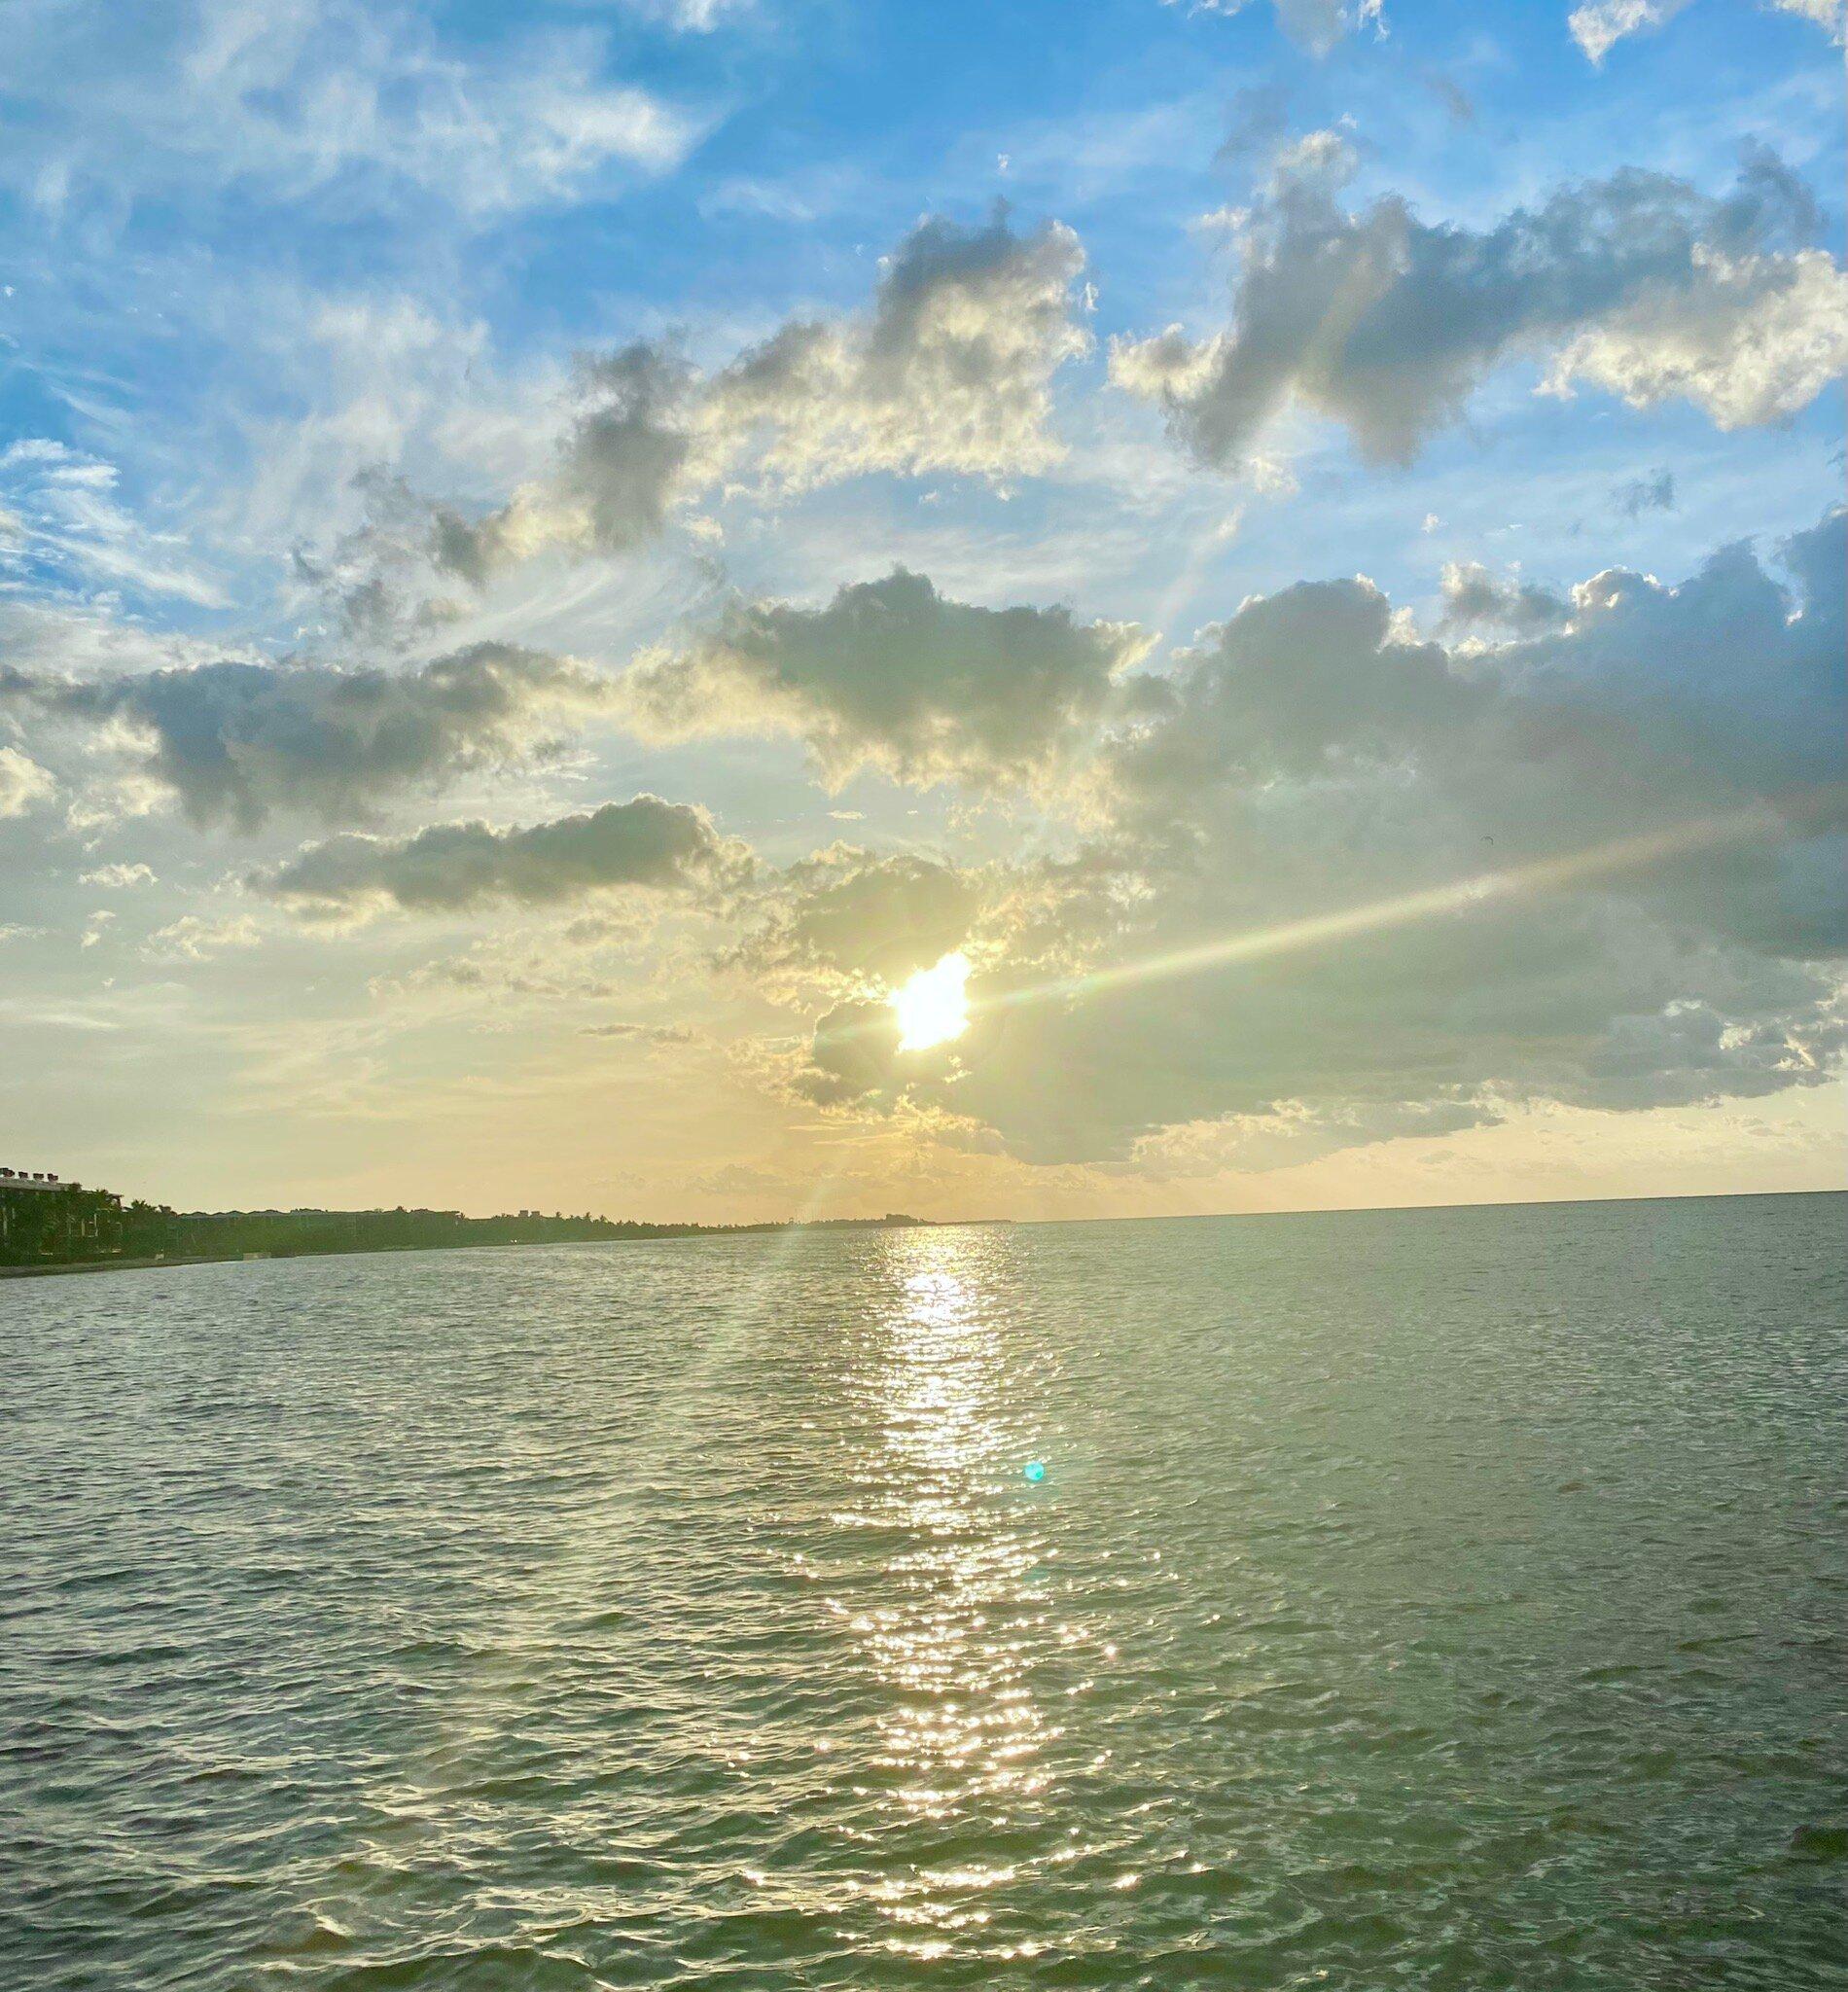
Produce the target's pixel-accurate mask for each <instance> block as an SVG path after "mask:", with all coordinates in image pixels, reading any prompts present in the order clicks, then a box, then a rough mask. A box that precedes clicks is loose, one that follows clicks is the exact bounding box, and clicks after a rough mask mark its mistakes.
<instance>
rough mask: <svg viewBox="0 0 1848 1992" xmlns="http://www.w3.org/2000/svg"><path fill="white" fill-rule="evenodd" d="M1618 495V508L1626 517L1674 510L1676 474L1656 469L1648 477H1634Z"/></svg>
mask: <svg viewBox="0 0 1848 1992" xmlns="http://www.w3.org/2000/svg"><path fill="white" fill-rule="evenodd" d="M1616 496H1617V510H1618V511H1619V512H1620V513H1622V515H1623V516H1624V517H1625V518H1641V517H1642V516H1643V515H1644V513H1646V512H1673V511H1674V509H1675V474H1674V472H1673V471H1655V472H1653V473H1652V474H1651V475H1650V476H1649V477H1646V478H1632V479H1631V480H1629V482H1627V483H1625V484H1623V485H1621V486H1620V487H1619V488H1618V490H1617V494H1616Z"/></svg>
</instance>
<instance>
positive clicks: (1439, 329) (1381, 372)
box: [1111, 133, 1848, 469]
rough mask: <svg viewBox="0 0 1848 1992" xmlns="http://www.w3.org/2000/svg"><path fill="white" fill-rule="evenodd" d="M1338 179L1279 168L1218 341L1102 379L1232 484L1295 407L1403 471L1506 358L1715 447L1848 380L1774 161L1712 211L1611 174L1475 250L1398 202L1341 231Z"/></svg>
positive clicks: (1175, 336) (1343, 213) (1181, 343)
mask: <svg viewBox="0 0 1848 1992" xmlns="http://www.w3.org/2000/svg"><path fill="white" fill-rule="evenodd" d="M1353 164H1354V161H1353V157H1352V154H1351V152H1350V150H1349V149H1348V148H1347V146H1346V143H1345V141H1343V140H1341V139H1340V138H1338V136H1336V135H1335V134H1333V133H1317V134H1312V136H1311V138H1309V139H1305V140H1302V141H1299V142H1298V144H1297V146H1296V147H1294V148H1293V149H1291V151H1290V152H1289V153H1288V154H1286V156H1285V157H1284V159H1283V160H1282V161H1281V162H1280V165H1279V167H1278V170H1277V173H1276V175H1275V178H1274V179H1273V181H1272V183H1271V185H1270V187H1269V189H1268V191H1267V192H1266V193H1265V194H1264V195H1263V196H1262V198H1261V199H1260V200H1259V202H1258V203H1257V205H1256V206H1255V208H1253V209H1252V210H1251V212H1250V214H1249V216H1248V218H1247V220H1246V222H1245V226H1244V231H1243V233H1242V236H1241V240H1240V248H1241V261H1240V265H1239V271H1238V277H1237V281H1236V283H1235V285H1234V290H1233V314H1232V322H1231V324H1230V326H1229V327H1228V328H1227V329H1226V330H1225V331H1223V332H1219V333H1216V334H1214V335H1212V336H1211V337H1210V338H1206V339H1204V340H1198V341H1196V340H1193V339H1191V338H1188V337H1187V335H1186V334H1185V333H1184V332H1183V331H1182V330H1181V328H1179V327H1178V326H1175V327H1170V328H1169V329H1168V330H1167V331H1166V332H1163V333H1160V334H1157V335H1155V337H1154V338H1144V339H1140V340H1136V339H1119V340H1116V341H1114V342H1113V345H1112V350H1111V375H1112V378H1113V379H1114V380H1115V381H1116V382H1117V384H1118V385H1119V386H1120V387H1123V388H1125V389H1127V390H1128V391H1129V392H1131V393H1133V394H1136V395H1140V396H1142V397H1144V398H1146V399H1149V400H1153V401H1155V402H1157V403H1158V404H1159V405H1160V406H1161V407H1162V408H1163V409H1165V411H1166V413H1167V417H1168V422H1169V426H1170V428H1171V430H1172V432H1173V433H1174V435H1175V436H1176V437H1177V439H1178V440H1179V441H1180V442H1182V443H1183V444H1184V445H1186V447H1187V448H1188V449H1189V450H1190V451H1191V454H1192V455H1193V456H1194V457H1195V458H1196V459H1197V460H1198V461H1199V462H1201V463H1202V464H1206V465H1211V466H1216V467H1219V468H1222V469H1233V468H1236V467H1238V466H1239V465H1241V464H1242V463H1244V462H1246V461H1247V460H1249V459H1250V457H1251V456H1252V455H1253V453H1254V450H1255V448H1256V445H1257V443H1258V441H1259V439H1260V438H1261V437H1262V434H1263V432H1264V430H1265V429H1266V427H1267V426H1268V425H1269V424H1270V422H1271V421H1272V420H1273V419H1274V418H1275V417H1276V416H1278V415H1279V414H1281V413H1282V412H1283V411H1284V410H1285V409H1287V408H1289V407H1290V406H1291V405H1293V404H1301V405H1302V406H1304V407H1307V408H1309V409H1314V410H1315V411H1316V412H1318V413H1320V414H1323V415H1326V416H1328V417H1330V418H1331V419H1333V420H1334V421H1337V422H1339V423H1341V424H1342V425H1343V426H1345V427H1346V429H1347V430H1348V432H1349V434H1350V435H1351V436H1352V438H1353V440H1354V442H1355V445H1357V447H1358V448H1359V449H1360V451H1361V453H1362V455H1363V456H1364V457H1366V458H1368V460H1369V461H1373V462H1383V463H1408V462H1410V461H1411V460H1412V459H1413V458H1414V457H1415V456H1416V455H1417V454H1418V452H1419V450H1420V448H1421V447H1422V446H1423V445H1424V444H1425V442H1426V441H1427V440H1428V438H1429V437H1430V436H1431V435H1432V434H1433V433H1434V432H1435V431H1437V430H1438V429H1439V428H1441V427H1443V426H1444V425H1445V424H1447V423H1450V422H1453V421H1455V420H1456V419H1458V418H1459V417H1460V416H1461V415H1462V413H1463V411H1464V409H1465V408H1466V407H1467V405H1468V403H1469V400H1470V397H1471V396H1472V395H1473V394H1474V392H1475V389H1476V388H1477V386H1478V385H1479V384H1480V383H1481V382H1482V380H1483V379H1484V378H1485V377H1486V376H1487V375H1488V374H1489V373H1491V372H1492V371H1493V370H1494V369H1495V368H1497V367H1498V366H1501V365H1503V364H1504V363H1506V362H1509V361H1510V360H1513V359H1516V358H1528V359H1535V360H1539V361H1541V362H1542V363H1543V364H1544V365H1545V366H1546V370H1547V371H1546V379H1545V386H1546V390H1547V391H1549V392H1552V393H1555V394H1565V393H1568V392H1570V391H1571V389H1572V388H1573V387H1574V385H1575V384H1576V383H1579V382H1586V383H1589V384H1590V385H1593V386H1596V387H1600V388H1604V389H1606V390H1608V391H1610V392H1612V393H1615V394H1617V395H1620V396H1621V397H1622V398H1623V399H1624V400H1625V401H1627V402H1629V403H1630V404H1631V405H1632V406H1633V407H1638V408H1642V407H1650V406H1653V405H1654V404H1656V403H1659V402H1662V401H1666V400H1670V399H1682V400H1687V401H1689V402H1691V403H1693V404H1694V405H1695V406H1696V407H1698V408H1700V409H1703V410H1704V411H1705V412H1706V413H1707V415H1708V416H1709V417H1710V418H1711V419H1712V420H1713V421H1714V422H1715V423H1716V424H1718V425H1719V426H1720V427H1722V428H1736V427H1739V426H1741V425H1744V424H1749V423H1759V422H1768V421H1773V420H1777V419H1779V418H1781V417H1783V416H1785V415H1788V414H1791V413H1793V412H1794V411H1795V410H1796V409H1799V408H1802V407H1803V406H1805V405H1806V404H1807V403H1808V402H1809V401H1810V400H1812V399H1813V398H1814V397H1815V395H1816V394H1817V393H1818V392H1820V390H1821V389H1822V387H1823V386H1824V385H1825V384H1826V382H1827V381H1828V380H1829V379H1830V377H1831V376H1832V375H1833V374H1834V373H1837V372H1839V371H1840V370H1841V369H1842V367H1843V366H1844V365H1848V275H1844V273H1843V272H1842V270H1840V269H1839V268H1838V267H1836V265H1835V264H1834V263H1833V262H1832V261H1831V259H1830V257H1829V256H1828V255H1827V254H1825V253H1824V252H1823V251H1821V250H1818V249H1813V248H1807V247H1804V246H1802V243H1803V241H1804V238H1805V237H1806V236H1807V235H1808V234H1810V233H1811V232H1813V231H1814V230H1815V228H1816V226H1817V216H1816V212H1815V204H1814V201H1813V199H1812V198H1811V196H1810V195H1809V193H1808V190H1807V189H1806V188H1805V187H1803V185H1802V184H1801V182H1799V181H1798V180H1797V179H1796V178H1795V176H1794V175H1793V174H1791V173H1790V172H1789V171H1788V170H1787V169H1786V168H1785V167H1784V166H1783V165H1782V164H1781V163H1780V162H1779V161H1778V160H1776V159H1775V158H1773V157H1772V156H1771V155H1770V154H1768V153H1764V152H1759V153H1755V154H1753V155H1751V156H1749V157H1748V159H1747V160H1746V162H1745V164H1744V166H1743V168H1742V170H1741V172H1740V176H1739V179H1738V181H1737V183H1736V185H1735V186H1734V187H1733V189H1732V190H1731V192H1730V193H1728V194H1726V195H1724V196H1719V197H1715V196H1708V195H1705V194H1703V193H1701V192H1699V191H1698V190H1697V189H1696V188H1694V187H1692V186H1691V185H1689V184H1688V182H1687V181H1685V180H1678V179H1675V178H1673V177H1671V176H1670V175H1667V174H1662V173H1652V172H1643V171H1637V170H1633V169H1625V170H1623V171H1620V172H1617V173H1615V174H1613V175H1612V176H1611V177H1610V178H1609V179H1606V180H1600V181H1586V182H1583V183H1581V184H1580V185H1578V186H1572V187H1567V188H1564V189H1562V190H1561V191H1560V192H1558V193H1556V194H1554V195H1553V196H1551V197H1550V198H1549V199H1548V200H1547V201H1546V203H1545V204H1544V205H1542V206H1541V207H1539V208H1533V209H1529V208H1516V209H1514V210H1513V211H1512V212H1511V213H1510V214H1508V215H1507V216H1505V217H1504V218H1503V219H1502V220H1501V221H1499V222H1498V223H1496V224H1495V225H1494V226H1493V227H1492V228H1489V229H1487V230H1483V231H1476V230H1472V229H1468V228H1463V227H1458V226H1455V225H1452V224H1443V223H1440V224H1436V225H1433V224H1429V223H1426V222H1423V221H1420V220H1419V219H1418V217H1417V216H1416V215H1415V214H1414V213H1413V211H1412V210H1411V208H1410V206H1409V205H1408V204H1407V203H1406V202H1405V201H1404V199H1402V198H1401V197H1400V196H1396V195H1388V196H1382V197H1381V198H1379V199H1377V200H1375V201H1373V202H1372V203H1371V204H1370V205H1369V206H1368V207H1366V208H1364V209H1361V210H1359V211H1354V210H1351V209H1349V208H1348V207H1346V206H1344V205H1343V204H1342V202H1341V199H1340V197H1339V196H1340V189H1341V186H1342V184H1343V182H1344V181H1345V179H1346V178H1347V177H1348V176H1349V175H1350V173H1351V172H1352V170H1353Z"/></svg>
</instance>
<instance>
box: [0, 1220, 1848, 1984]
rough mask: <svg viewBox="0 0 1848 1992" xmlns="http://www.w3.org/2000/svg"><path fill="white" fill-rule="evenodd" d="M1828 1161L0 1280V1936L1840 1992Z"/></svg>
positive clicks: (632, 1975) (150, 1951) (584, 1972)
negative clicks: (1279, 1209) (1295, 1212)
mask: <svg viewBox="0 0 1848 1992" xmlns="http://www.w3.org/2000/svg"><path fill="white" fill-rule="evenodd" d="M1845 1214H1848V1200H1845V1199H1844V1198H1842V1197H1839V1196H1836V1197H1830V1196H1809V1197H1805V1196H1788V1197H1739V1198H1725V1199H1689V1200H1684V1201H1668V1202H1638V1203H1621V1204H1609V1203H1607V1204H1579V1205H1559V1204H1555V1205H1528V1206H1519V1207H1501V1208H1487V1209H1467V1210H1441V1211H1423V1212H1387V1213H1354V1214H1330V1215H1318V1216H1303V1217H1294V1216H1290V1217H1260V1218H1223V1219H1190V1220H1182V1221H1162V1222H1133V1223H1112V1224H1087V1225H1048V1226H1020V1227H1007V1226H994V1227H981V1226H972V1227H953V1228H942V1229H919V1230H889V1231H875V1232H867V1233H832V1234H830V1233H790V1234H786V1235H781V1236H771V1237H747V1238H731V1239H715V1240H673V1241H659V1242H651V1243H640V1244H624V1245H615V1246H595V1245H586V1246H559V1247H551V1248H544V1249H535V1250H510V1251H469V1252H454V1253H429V1254H407V1255H402V1256H401V1255H378V1256H373V1257H353V1258H338V1259H323V1260H300V1261H289V1262H269V1263H252V1264H227V1265H194V1266H186V1267H174V1268H171V1269H162V1270H157V1271H151V1272H124V1273H117V1274H99V1275H95V1276H90V1277H85V1278H78V1279H48V1280H32V1281H17V1282H10V1283H8V1284H7V1285H5V1286H4V1287H0V1359H3V1360H4V1366H5V1367H4V1377H5V1384H4V1392H3V1394H0V1516H3V1517H4V1520H3V1529H4V1534H3V1537H0V1544H3V1547H0V1575H3V1576H4V1586H3V1588H0V1614H3V1615H4V1618H3V1622H0V1984H4V1985H5V1986H7V1987H9V1988H11V1987H18V1988H19V1992H66V1988H70V1992H75V1988H79V1987H82V1988H97V1992H101V1988H112V1992H113V1988H124V1992H126V1988H134V1992H150V1988H160V1992H166V1988H173V1992H179V1988H186V1992H218V1988H224V1992H252V1988H260V1992H269V1988H281V1987H302V1988H315V1992H322V1988H327V1992H333V1988H370V1987H377V1988H385V1987H443V1988H447V1987H456V1988H467V1992H476V1988H480V1992H518V1988H527V1987H533V1988H544V1992H550V1988H554V1987H556V1988H569V1992H577V1988H586V1992H587V1988H591V1987H599V1986H610V1987H615V1986H700V1987H731V1988H740V1992H743V1988H749V1992H780V1988H793V1987H810V1986H838V1987H853V1988H862V1987H880V1986H916V1987H936V1986H959V1985H971V1986H977V1985H979V1986H1003V1987H1009V1986H1023V1987H1026V1986H1036V1987H1037V1986H1077V1987H1092V1986H1095V1987H1111V1988H1122V1987H1132V1986H1155V1987H1191V1986H1214V1987H1217V1986H1229V1987H1328V1988H1334V1992H1357V1988H1359V1992H1370V1988H1374V1987H1382V1988H1383V1987H1399V1986H1406V1987H1420V1988H1425V1987H1432V1988H1439V1987H1455V1988H1459V1992H1490V1988H1496V1987H1508V1988H1510V1992H1512V1988H1518V1992H1544V1988H1554V1987H1572V1988H1581V1987H1582V1988H1600V1992H1648V1988H1664V1992H1667V1988H1689V1987H1699V1986H1705V1985H1714V1986H1724V1987H1726V1988H1728V1992H1734V1988H1743V1987H1762V1988H1765V1992H1796V1988H1801V1987H1807V1986H1842V1985H1845V1984H1848V1962H1845V1960H1848V1915H1845V1912H1844V1907H1843V1900H1844V1898H1843V1881H1844V1862H1845V1860H1848V1797H1845V1796H1844V1794H1845V1793H1848V1731H1845V1727H1844V1706H1845V1704H1848V1665H1845V1664H1844V1662H1845V1661H1848V1651H1845V1648H1848V1640H1845V1639H1844V1616H1845V1613H1848V1529H1844V1520H1845V1519H1848V1515H1845V1512H1844V1491H1843V1477H1844V1476H1843V1440H1844V1411H1845V1410H1848V1360H1845V1357H1848V1349H1845V1347H1844V1327H1843V1323H1844V1318H1845V1316H1848V1309H1845V1308H1844V1290H1843V1277H1842V1242H1843V1236H1844V1226H1843V1218H1844V1215H1845Z"/></svg>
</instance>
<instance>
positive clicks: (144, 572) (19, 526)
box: [0, 436, 225, 608]
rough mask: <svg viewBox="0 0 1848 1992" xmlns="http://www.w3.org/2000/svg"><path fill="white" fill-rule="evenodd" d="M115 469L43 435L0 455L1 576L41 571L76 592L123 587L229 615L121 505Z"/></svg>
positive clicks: (208, 586) (214, 590)
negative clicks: (3, 499) (0, 503)
mask: <svg viewBox="0 0 1848 1992" xmlns="http://www.w3.org/2000/svg"><path fill="white" fill-rule="evenodd" d="M118 481H119V473H118V471H117V468H116V466H115V465H114V464H113V463H110V462H108V461H107V460H105V459H104V458H102V457H98V456H92V455H89V454H88V453H87V452H86V451H84V450H81V449H73V448H71V447H70V445H67V444H64V443H59V442H56V441H54V440H53V439H52V438H50V437H45V436H23V437H19V438H18V439H17V440H16V441H14V442H13V443H11V444H9V445H7V447H6V448H5V449H4V450H0V488H4V490H5V491H6V494H7V499H8V505H7V507H6V508H5V509H4V510H0V573H3V572H5V571H7V570H8V569H13V570H16V571H18V572H21V573H27V574H29V573H31V572H32V571H33V570H34V569H35V568H36V569H40V570H43V571H45V572H47V573H50V574H52V575H54V576H56V577H58V578H60V579H63V580H67V581H69V582H71V583H73V584H76V585H85V584H88V585H94V584H97V583H101V584H103V585H104V586H113V587H128V588H132V589H135V590H136V591H138V592H140V593H142V594H146V595H151V596H155V597H161V596H165V597H169V598H173V599H177V600H180V601H184V602H191V603H193V604H194V605H195V606H197V607H200V608H223V607H224V605H225V597H224V594H223V592H222V591H221V589H220V588H219V587H218V585H217V584H216V583H215V582H213V581H212V580H210V579H209V578H208V577H206V576H203V575H201V574H199V573H197V572H196V571H195V568H193V567H192V566H191V565H190V564H189V563H187V562H186V561H184V560H182V559H179V558H178V557H176V555H175V554H174V553H173V551H172V550H171V547H170V546H165V545H162V544H161V543H160V538H159V536H158V535H154V534H151V533H149V532H148V531H147V530H146V528H145V527H143V526H142V525H141V524H139V523H138V522H137V521H136V520H135V519H134V518H133V517H132V516H131V515H130V514H128V513H127V512H125V511H124V509H123V507H122V506H121V505H120V504H119V503H118V502H117V498H116V489H117V484H118Z"/></svg>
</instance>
